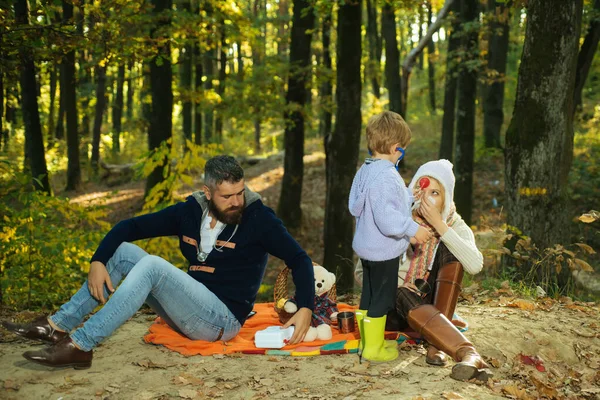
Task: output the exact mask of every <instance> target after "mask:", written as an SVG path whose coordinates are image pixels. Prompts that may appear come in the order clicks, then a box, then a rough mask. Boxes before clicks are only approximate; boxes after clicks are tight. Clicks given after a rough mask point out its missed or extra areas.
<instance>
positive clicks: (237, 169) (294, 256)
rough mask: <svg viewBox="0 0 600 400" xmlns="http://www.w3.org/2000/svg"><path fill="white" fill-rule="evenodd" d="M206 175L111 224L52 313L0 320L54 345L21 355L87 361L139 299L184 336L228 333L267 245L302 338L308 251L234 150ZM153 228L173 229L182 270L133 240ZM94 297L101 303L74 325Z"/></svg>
mask: <svg viewBox="0 0 600 400" xmlns="http://www.w3.org/2000/svg"><path fill="white" fill-rule="evenodd" d="M204 183H205V185H204V187H203V190H202V191H200V192H195V193H193V194H192V195H191V196H189V197H188V198H187V200H186V201H185V202H180V203H177V204H175V205H173V206H170V207H167V208H165V209H164V210H162V211H159V212H157V213H153V214H147V215H142V216H139V217H135V218H131V219H128V220H125V221H121V222H119V223H118V224H117V225H115V227H113V228H112V229H111V230H110V232H108V234H107V235H106V236H105V237H104V239H103V240H102V242H101V243H100V245H99V246H98V249H97V250H96V252H95V254H94V256H93V257H92V260H91V265H90V271H89V274H88V280H87V282H86V283H85V284H84V285H83V286H82V287H81V289H79V291H78V292H77V293H76V294H75V295H74V296H73V297H72V298H71V300H70V301H69V302H67V303H66V304H64V305H63V306H62V307H61V308H60V310H59V311H58V312H57V313H56V314H53V315H51V316H48V317H46V316H43V317H40V318H38V319H36V320H34V321H32V322H30V323H29V324H14V323H12V322H7V321H5V322H3V323H2V324H3V325H4V327H5V328H7V329H9V330H11V331H13V332H15V333H17V334H19V335H21V336H24V337H27V338H30V339H35V340H42V341H45V342H49V343H51V344H52V345H51V346H50V347H46V348H44V349H42V350H38V351H28V352H25V353H24V354H23V356H24V357H25V358H26V359H28V360H30V361H33V362H36V363H39V364H42V365H47V366H51V367H73V368H76V369H82V368H89V367H90V366H91V365H92V357H93V351H92V349H93V348H94V347H95V346H96V345H97V344H98V343H100V342H101V341H102V340H103V339H105V338H106V337H108V336H110V335H111V334H112V333H113V332H114V331H115V330H116V329H117V328H118V327H119V326H121V325H122V324H123V323H124V322H125V321H127V320H128V319H129V318H131V317H132V316H133V315H134V314H135V312H136V311H137V310H139V309H140V307H141V306H142V305H143V304H144V303H146V304H148V305H149V306H150V307H152V309H154V311H155V312H156V313H157V314H158V315H159V316H160V317H161V318H162V319H163V320H164V321H165V322H167V323H168V324H169V325H170V326H171V327H172V328H173V329H175V330H176V331H178V332H179V333H181V334H183V335H185V336H187V337H188V338H190V339H193V340H207V341H217V340H224V341H227V340H230V339H232V338H233V337H235V336H236V335H237V334H238V332H239V330H240V328H241V327H242V325H243V324H244V321H245V320H246V318H247V317H248V314H249V313H250V311H252V307H253V305H254V301H255V299H256V294H257V293H258V289H259V288H260V284H261V281H262V277H263V275H264V272H265V267H266V263H267V259H268V255H269V254H272V255H274V256H276V257H278V258H280V259H282V260H283V261H285V263H286V265H287V266H288V267H289V268H290V269H291V270H292V277H293V280H294V284H295V285H296V290H297V292H296V299H297V302H298V308H299V310H298V312H297V313H296V314H295V315H294V316H293V317H292V319H291V320H290V321H289V322H288V323H287V324H286V325H287V326H289V325H295V330H294V335H293V336H292V338H291V340H290V343H292V344H294V343H299V342H301V341H302V340H303V339H304V335H305V334H306V332H307V331H308V328H309V327H310V321H311V315H312V308H313V302H314V295H315V289H314V273H313V268H312V261H311V259H310V258H309V257H308V255H307V254H306V252H305V251H304V250H303V249H302V248H301V247H300V245H299V244H298V243H297V242H296V241H295V240H294V239H293V238H292V236H291V235H290V234H289V233H288V232H287V230H286V229H285V227H284V226H283V224H282V222H281V220H279V219H278V218H277V217H276V216H275V213H274V212H273V210H271V209H270V208H269V207H266V206H265V205H264V204H263V203H262V201H261V200H260V196H259V195H258V194H257V193H254V192H252V191H250V190H249V189H248V188H247V187H246V186H245V184H244V171H243V169H242V167H241V166H240V165H239V164H238V162H237V161H236V160H235V159H234V158H233V157H230V156H217V157H214V158H212V159H210V160H209V161H208V162H207V163H206V167H205V171H204ZM160 236H177V237H178V238H179V248H180V250H181V252H182V254H183V255H184V257H185V258H186V259H187V261H188V262H189V266H188V271H187V273H186V272H184V271H182V270H180V269H178V268H176V267H175V266H173V265H172V264H170V263H169V262H168V261H166V260H164V259H162V258H160V257H158V256H155V255H149V254H148V253H146V252H145V251H144V250H142V249H141V248H140V247H138V246H136V245H134V244H132V243H131V242H133V241H136V240H140V239H148V238H154V237H160ZM121 281H122V282H121ZM119 282H121V284H120V285H119V286H118V288H117V289H116V290H115V289H114V288H115V287H116V286H117V284H118V283H119ZM107 299H108V301H107ZM99 303H102V304H104V306H103V307H102V308H101V309H100V310H99V311H98V312H97V313H95V314H94V315H92V316H91V317H90V318H89V319H88V320H87V321H86V322H85V323H84V324H83V325H82V326H81V327H79V326H80V325H81V323H82V322H83V319H84V318H85V317H86V316H87V315H88V314H90V313H91V312H92V311H93V310H94V309H95V308H96V307H97V306H98V304H99ZM78 327H79V328H78Z"/></svg>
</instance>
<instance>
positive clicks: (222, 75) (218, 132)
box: [215, 20, 227, 143]
mask: <svg viewBox="0 0 600 400" xmlns="http://www.w3.org/2000/svg"><path fill="white" fill-rule="evenodd" d="M219 31H220V36H221V44H220V46H219V47H220V52H219V86H218V87H217V94H218V95H219V97H220V98H221V102H220V103H219V106H218V107H217V111H216V118H215V136H216V138H217V141H218V142H219V143H221V142H222V140H223V110H224V108H225V105H224V104H223V97H224V95H225V80H226V79H227V51H226V48H227V41H226V38H225V21H223V20H221V21H220V23H219Z"/></svg>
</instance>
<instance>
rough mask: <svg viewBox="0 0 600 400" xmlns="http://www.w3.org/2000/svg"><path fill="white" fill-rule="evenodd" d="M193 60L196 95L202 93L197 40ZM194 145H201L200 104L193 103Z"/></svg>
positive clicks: (201, 58) (200, 64)
mask: <svg viewBox="0 0 600 400" xmlns="http://www.w3.org/2000/svg"><path fill="white" fill-rule="evenodd" d="M194 58H195V64H196V65H195V67H194V68H195V70H196V71H195V78H194V86H195V87H196V93H202V76H203V73H204V72H203V71H204V69H203V65H202V60H203V57H202V54H201V53H200V45H199V43H198V40H196V41H195V42H194ZM194 143H195V144H197V145H201V144H202V110H201V109H200V104H199V103H197V102H194Z"/></svg>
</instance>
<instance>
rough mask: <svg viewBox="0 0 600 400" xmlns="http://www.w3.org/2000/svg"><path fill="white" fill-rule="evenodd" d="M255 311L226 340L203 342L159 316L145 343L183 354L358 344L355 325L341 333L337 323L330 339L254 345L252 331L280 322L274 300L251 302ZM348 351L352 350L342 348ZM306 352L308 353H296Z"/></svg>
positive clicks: (282, 352) (347, 308)
mask: <svg viewBox="0 0 600 400" xmlns="http://www.w3.org/2000/svg"><path fill="white" fill-rule="evenodd" d="M337 306H338V309H339V311H340V312H342V311H354V310H355V309H356V307H355V306H350V305H348V304H344V303H338V305H337ZM254 311H256V315H254V316H253V317H252V318H249V319H247V320H246V323H245V324H244V326H243V327H242V329H241V330H240V333H239V334H238V335H237V336H236V337H235V338H233V339H232V340H230V341H228V342H223V341H217V342H206V341H203V340H191V339H188V338H187V337H185V336H183V335H181V334H179V333H177V332H175V331H174V330H173V329H171V327H170V326H169V325H167V324H166V323H165V322H163V321H162V320H161V319H160V318H157V320H156V321H155V322H154V324H152V326H150V333H148V334H147V335H146V336H144V340H145V341H146V343H153V344H159V345H163V346H165V347H167V348H169V349H171V350H174V351H176V352H178V353H181V354H183V355H186V356H191V355H197V354H200V355H203V356H209V355H212V354H230V353H236V352H242V353H252V354H257V353H258V354H280V355H285V354H287V353H289V354H287V355H316V353H315V352H317V351H318V353H321V351H320V349H321V348H322V347H323V345H326V344H328V343H343V346H341V345H338V346H335V347H342V349H341V350H343V349H345V350H351V349H352V348H357V346H358V338H359V337H360V336H359V333H358V328H356V330H355V331H354V332H352V333H340V332H339V331H338V329H337V326H332V327H331V330H332V331H333V337H332V338H331V339H330V340H327V341H325V340H315V341H314V342H308V343H307V342H305V343H299V344H295V345H288V346H285V347H284V348H282V349H280V350H272V349H257V348H256V347H255V346H254V334H255V333H256V332H257V331H259V330H262V329H265V328H267V327H269V326H273V325H281V323H280V322H279V318H278V317H277V313H276V312H275V310H274V309H273V303H257V304H255V305H254ZM344 352H351V351H344ZM297 353H309V354H297Z"/></svg>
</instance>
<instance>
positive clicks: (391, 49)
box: [381, 2, 402, 115]
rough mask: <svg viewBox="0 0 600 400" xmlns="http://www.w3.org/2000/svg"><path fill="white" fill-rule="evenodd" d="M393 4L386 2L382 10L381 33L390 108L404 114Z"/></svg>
mask: <svg viewBox="0 0 600 400" xmlns="http://www.w3.org/2000/svg"><path fill="white" fill-rule="evenodd" d="M394 14H395V11H394V9H393V8H392V6H391V5H390V4H389V3H388V2H385V4H384V5H383V10H382V11H381V34H382V36H383V38H384V40H385V82H386V86H387V90H388V97H389V106H388V108H389V110H390V111H394V112H396V113H398V114H400V115H402V105H401V93H402V86H401V85H402V84H401V81H400V52H399V51H398V39H396V16H395V15H394Z"/></svg>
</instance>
